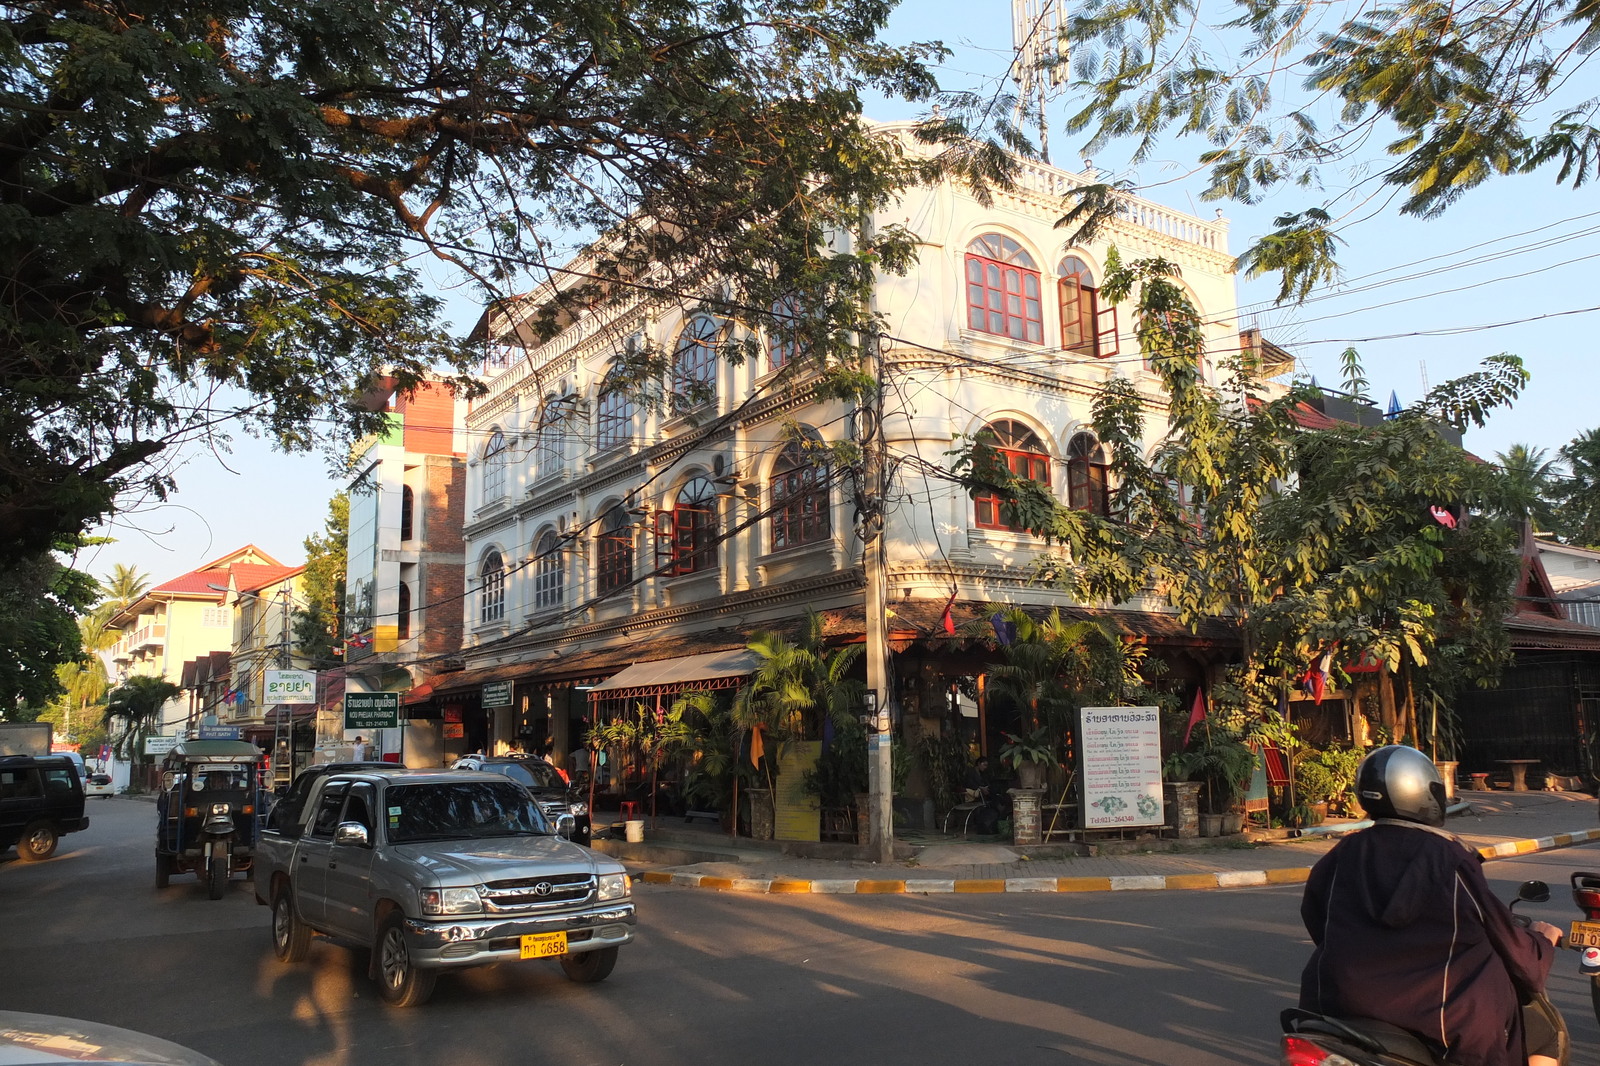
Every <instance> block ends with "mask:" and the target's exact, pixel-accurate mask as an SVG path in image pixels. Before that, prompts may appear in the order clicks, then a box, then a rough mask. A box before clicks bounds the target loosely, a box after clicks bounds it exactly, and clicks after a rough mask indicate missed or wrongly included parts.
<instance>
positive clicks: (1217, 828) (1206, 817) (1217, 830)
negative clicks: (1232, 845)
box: [1200, 814, 1222, 837]
mask: <svg viewBox="0 0 1600 1066" xmlns="http://www.w3.org/2000/svg"><path fill="white" fill-rule="evenodd" d="M1200 835H1201V836H1203V837H1219V836H1221V835H1222V815H1220V814H1202V815H1201V816H1200Z"/></svg>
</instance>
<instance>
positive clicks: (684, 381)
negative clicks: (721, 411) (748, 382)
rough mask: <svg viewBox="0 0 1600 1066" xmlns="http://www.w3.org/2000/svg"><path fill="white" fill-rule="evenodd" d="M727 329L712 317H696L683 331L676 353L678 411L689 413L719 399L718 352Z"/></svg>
mask: <svg viewBox="0 0 1600 1066" xmlns="http://www.w3.org/2000/svg"><path fill="white" fill-rule="evenodd" d="M726 329H727V323H726V322H724V321H722V320H721V319H720V318H713V317H711V316H710V315H695V316H693V317H692V318H690V319H689V322H688V324H687V325H685V326H684V327H683V332H682V333H681V334H679V336H678V347H677V348H676V349H674V350H673V353H672V407H673V410H674V411H676V412H683V411H689V410H692V409H694V408H696V407H700V406H702V405H704V404H708V403H711V402H712V401H713V400H715V399H716V396H717V348H718V347H719V346H720V345H721V343H722V337H723V334H724V332H725V331H726Z"/></svg>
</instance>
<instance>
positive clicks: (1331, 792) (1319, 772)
mask: <svg viewBox="0 0 1600 1066" xmlns="http://www.w3.org/2000/svg"><path fill="white" fill-rule="evenodd" d="M1365 755H1366V752H1365V751H1364V750H1363V749H1360V748H1337V747H1335V748H1323V749H1320V750H1318V749H1306V750H1303V751H1301V752H1299V753H1298V754H1297V755H1296V757H1295V761H1294V788H1295V797H1296V799H1298V800H1299V801H1300V802H1301V803H1327V804H1330V805H1333V806H1336V807H1340V808H1343V807H1345V806H1347V805H1348V804H1349V803H1350V802H1351V797H1350V790H1351V788H1353V787H1354V786H1355V783H1356V770H1357V768H1358V767H1360V765H1361V760H1362V758H1363V757H1364V756H1365Z"/></svg>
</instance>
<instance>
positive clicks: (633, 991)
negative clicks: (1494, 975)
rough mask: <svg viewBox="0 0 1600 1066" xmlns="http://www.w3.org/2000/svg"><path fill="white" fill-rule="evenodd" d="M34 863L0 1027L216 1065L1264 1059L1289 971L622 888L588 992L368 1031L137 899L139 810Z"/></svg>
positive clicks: (174, 901)
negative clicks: (77, 1033) (90, 1027)
mask: <svg viewBox="0 0 1600 1066" xmlns="http://www.w3.org/2000/svg"><path fill="white" fill-rule="evenodd" d="M88 813H89V814H90V817H91V818H92V820H93V822H92V825H91V828H90V829H89V830H88V831H87V832H84V833H80V834H76V835H72V836H68V837H64V838H63V839H62V844H61V850H60V851H59V852H58V853H57V856H56V857H55V858H54V859H52V860H50V861H48V862H44V863H40V864H35V865H29V864H24V863H21V862H18V861H17V860H16V859H15V857H14V854H15V853H14V852H11V853H7V855H6V858H5V859H4V861H0V908H3V913H4V915H5V920H4V929H5V933H4V937H3V942H4V944H5V954H6V962H5V965H4V966H0V1007H4V1008H6V1009H12V1010H24V1011H38V1012H41V1013H49V1014H62V1015H67V1016H72V1017H81V1018H88V1019H92V1020H95V1021H100V1022H107V1023H110V1024H113V1025H120V1026H125V1027H128V1028H131V1029H137V1030H140V1031H143V1032H147V1033H151V1034H154V1035H157V1036H161V1037H165V1038H167V1039H171V1040H175V1041H177V1042H179V1043H181V1044H185V1045H188V1046H189V1047H192V1048H195V1049H196V1050H198V1051H201V1052H204V1053H205V1054H208V1055H211V1056H212V1057H214V1058H216V1059H217V1060H218V1061H219V1062H221V1063H223V1066H288V1064H296V1066H300V1064H304V1066H380V1064H382V1066H391V1064H402V1066H404V1064H418V1066H421V1064H424V1063H429V1064H431V1063H437V1062H441V1061H448V1062H450V1063H452V1066H513V1064H517V1066H520V1064H523V1063H527V1062H536V1063H545V1062H549V1063H561V1064H563V1066H591V1064H593V1066H690V1064H703V1063H736V1062H740V1063H742V1062H759V1063H763V1064H768V1066H789V1064H794V1066H799V1064H817V1063H830V1064H832V1063H841V1064H855V1063H860V1064H863V1066H866V1064H869V1063H871V1064H881V1063H885V1062H889V1063H918V1064H922V1063H931V1064H949V1066H977V1064H987V1063H1017V1064H1033V1063H1040V1064H1057V1066H1062V1064H1066V1066H1071V1064H1077V1063H1097V1064H1108V1066H1158V1064H1163V1066H1164V1064H1173V1063H1181V1064H1186V1066H1187V1064H1194V1066H1213V1064H1215V1066H1222V1064H1226V1063H1255V1064H1270V1063H1273V1062H1274V1061H1275V1057H1274V1056H1275V1044H1276V1031H1277V1025H1276V1016H1277V1013H1278V1011H1279V1010H1280V1009H1281V1008H1283V1007H1285V1006H1289V1005H1292V1003H1293V1001H1294V997H1295V992H1296V988H1297V982H1298V975H1299V970H1300V967H1301V965H1302V963H1303V962H1304V960H1305V957H1306V955H1307V953H1308V951H1309V947H1308V941H1307V939H1306V937H1305V936H1304V934H1303V932H1302V930H1301V927H1300V923H1299V918H1298V904H1299V898H1300V890H1299V888H1298V886H1294V887H1284V888H1253V889H1239V890H1225V891H1212V892H1181V891H1166V892H1118V893H1101V894H1050V895H1037V896H1035V895H1026V894H1004V895H998V894H997V895H961V896H955V895H945V896H848V897H837V896H792V895H777V896H749V895H732V894H722V893H716V892H711V891H706V890H701V889H688V888H678V887H671V886H654V885H641V886H636V888H635V893H636V895H637V898H638V906H639V920H640V925H639V936H638V940H637V941H636V942H635V943H634V944H633V945H631V947H630V948H629V949H624V951H623V954H622V958H621V960H620V961H619V962H618V964H617V969H616V972H615V973H614V974H613V975H612V976H611V977H610V978H609V979H608V980H607V981H605V982H604V983H602V984H599V985H589V986H580V985H576V984H572V983H569V982H568V981H567V980H566V978H565V977H563V976H562V974H561V971H560V970H559V969H558V968H557V967H556V966H555V965H554V964H553V963H543V962H535V963H526V964H522V965H520V966H509V967H500V968H497V969H489V970H474V971H469V972H466V973H463V974H457V975H452V976H449V977H446V978H444V979H442V980H441V981H440V983H439V988H438V991H437V993H436V994H435V997H434V1000H433V1002H432V1003H430V1004H428V1005H427V1006H425V1007H422V1008H420V1009H417V1010H412V1011H398V1010H392V1009H389V1008H386V1007H385V1006H384V1005H383V1004H382V1003H380V1002H379V1000H378V998H377V996H376V994H375V992H374V990H373V988H372V986H371V984H370V983H369V982H368V981H367V979H366V976H365V967H366V958H365V956H364V955H360V954H358V953H356V952H353V951H350V950H347V949H345V948H342V947H338V946H335V945H333V944H330V943H328V942H326V941H317V942H315V944H314V946H313V948H312V952H311V957H310V959H309V960H308V961H307V962H306V963H304V964H301V965H297V966H284V965H281V964H279V963H278V962H277V961H276V960H275V959H274V958H273V956H272V952H271V948H270V945H269V943H268V937H267V924H268V913H267V909H266V908H265V907H258V906H257V905H256V903H255V900H254V897H253V895H252V893H251V890H250V886H249V883H248V882H247V881H245V880H243V879H237V878H236V879H235V881H234V882H233V884H232V886H231V891H230V892H229V894H228V895H227V897H226V898H224V899H223V900H221V901H217V902H213V901H210V900H207V899H206V898H205V893H204V891H203V889H202V888H201V887H200V885H199V883H198V882H197V881H196V880H195V879H194V878H192V877H182V878H178V879H175V880H174V883H173V885H172V887H170V888H169V889H167V890H165V891H160V892H158V891H156V890H155V889H154V888H153V887H152V886H153V883H154V881H153V863H152V859H151V844H152V839H151V838H152V833H153V824H154V809H153V807H152V805H151V804H149V803H148V802H144V801H141V800H136V799H124V798H120V797H119V798H116V799H112V800H107V801H98V800H97V801H92V802H91V803H90V804H89V810H88ZM1585 866H1600V849H1597V848H1596V847H1594V846H1589V847H1582V848H1570V849H1566V850H1561V851H1553V852H1547V853H1543V854H1540V855H1534V856H1527V857H1524V858H1521V859H1516V860H1504V861H1500V862H1495V863H1492V864H1490V865H1489V867H1488V872H1489V875H1490V880H1491V881H1492V882H1494V883H1495V885H1496V887H1497V888H1501V889H1503V890H1504V891H1503V893H1502V894H1503V895H1509V894H1510V893H1511V892H1512V891H1514V889H1515V885H1516V883H1517V882H1518V881H1520V880H1522V879H1525V878H1529V877H1538V878H1543V879H1545V880H1548V881H1549V882H1550V884H1551V889H1552V899H1551V902H1550V903H1548V904H1544V905H1541V906H1537V907H1531V908H1527V910H1528V913H1530V914H1533V915H1535V916H1536V917H1539V918H1543V919H1545V920H1548V921H1551V922H1555V923H1557V924H1560V925H1563V926H1564V925H1565V924H1566V922H1567V921H1568V920H1569V919H1570V918H1572V917H1574V916H1575V915H1576V912H1575V910H1574V909H1573V907H1572V905H1571V903H1570V900H1569V898H1568V895H1567V889H1566V882H1567V875H1568V873H1569V872H1570V871H1572V870H1575V869H1579V868H1583V867H1585ZM1576 970H1577V959H1576V956H1575V955H1574V954H1571V953H1567V952H1563V953H1562V954H1561V955H1560V956H1559V957H1558V958H1557V961H1556V967H1555V970H1554V971H1553V974H1552V979H1551V989H1552V994H1553V996H1554V998H1555V1000H1556V1003H1557V1005H1558V1006H1559V1007H1560V1008H1561V1009H1562V1010H1563V1012H1564V1013H1565V1014H1566V1016H1567V1020H1568V1023H1569V1025H1570V1026H1571V1028H1572V1036H1573V1045H1574V1061H1575V1062H1581V1061H1593V1058H1594V1053H1595V1049H1596V1048H1597V1047H1600V1029H1597V1026H1596V1023H1595V1018H1594V1015H1593V1013H1592V1010H1591V1008H1590V1002H1589V993H1588V988H1587V985H1586V983H1584V982H1581V981H1580V980H1579V978H1578V977H1577V974H1576Z"/></svg>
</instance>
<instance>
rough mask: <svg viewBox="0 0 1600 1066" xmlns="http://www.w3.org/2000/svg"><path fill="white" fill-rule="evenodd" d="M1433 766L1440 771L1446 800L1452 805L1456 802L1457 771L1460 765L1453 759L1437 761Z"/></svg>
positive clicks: (1434, 761)
mask: <svg viewBox="0 0 1600 1066" xmlns="http://www.w3.org/2000/svg"><path fill="white" fill-rule="evenodd" d="M1433 765H1434V766H1436V767H1438V769H1439V777H1440V779H1441V780H1443V781H1444V798H1445V799H1446V800H1448V801H1449V802H1451V803H1454V802H1455V801H1456V770H1457V769H1458V768H1459V767H1460V765H1461V764H1460V763H1459V762H1456V761H1454V760H1452V759H1435V760H1433Z"/></svg>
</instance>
